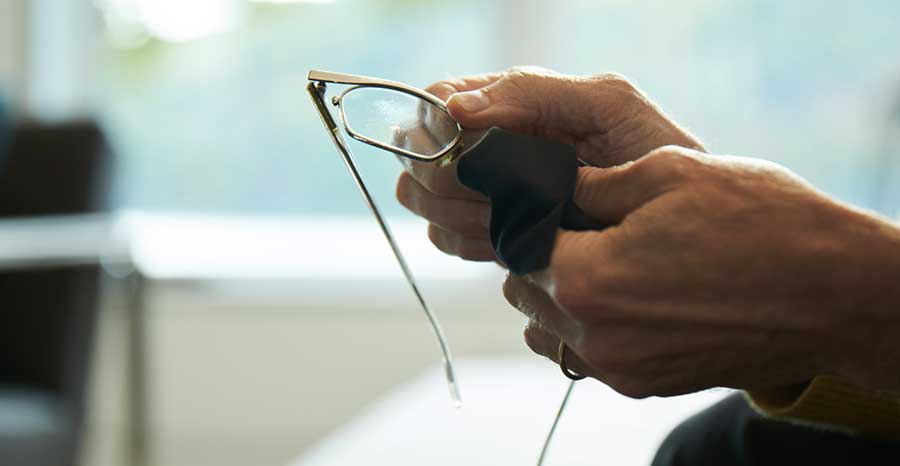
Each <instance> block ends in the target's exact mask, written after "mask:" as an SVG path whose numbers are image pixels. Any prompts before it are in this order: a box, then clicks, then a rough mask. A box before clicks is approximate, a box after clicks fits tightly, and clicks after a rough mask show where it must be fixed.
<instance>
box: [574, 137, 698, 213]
mask: <svg viewBox="0 0 900 466" xmlns="http://www.w3.org/2000/svg"><path fill="white" fill-rule="evenodd" d="M698 156H699V155H697V153H696V152H695V151H692V150H689V149H684V148H681V147H676V146H668V147H663V148H660V149H657V150H654V151H653V152H651V153H649V154H647V155H646V156H644V157H642V158H641V159H639V160H638V161H635V162H631V163H628V164H625V165H619V166H616V167H610V168H591V167H582V168H579V169H578V176H577V178H576V180H575V193H574V195H573V200H574V201H575V204H576V205H577V206H578V207H579V208H580V209H581V210H582V211H583V212H584V213H586V214H587V215H588V216H590V217H592V218H594V219H596V220H599V221H601V222H604V223H608V224H616V223H620V222H621V221H622V220H623V219H624V218H625V216H626V215H628V214H629V213H630V212H632V211H634V210H637V209H638V208H640V207H641V206H642V205H644V204H645V203H647V202H648V201H650V200H652V199H654V198H656V197H658V196H660V195H661V194H663V193H665V192H667V191H668V190H670V189H673V188H674V187H676V186H677V185H678V184H679V183H681V182H683V181H685V180H687V179H689V178H690V177H691V174H692V173H691V172H692V171H696V170H699V169H700V166H701V164H700V163H698V161H697V157H698Z"/></svg>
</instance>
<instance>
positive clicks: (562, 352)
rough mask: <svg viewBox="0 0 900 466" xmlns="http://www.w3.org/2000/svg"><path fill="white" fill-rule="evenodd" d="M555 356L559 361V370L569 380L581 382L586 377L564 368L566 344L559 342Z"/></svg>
mask: <svg viewBox="0 0 900 466" xmlns="http://www.w3.org/2000/svg"><path fill="white" fill-rule="evenodd" d="M556 355H557V359H559V368H560V370H562V373H563V375H564V376H566V377H568V378H569V379H571V380H581V379H583V378H585V377H587V376H586V375H581V374H576V373H574V372H572V371H570V370H569V368H568V367H566V342H564V341H562V340H559V351H557V353H556Z"/></svg>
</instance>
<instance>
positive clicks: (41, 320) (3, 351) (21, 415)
mask: <svg viewBox="0 0 900 466" xmlns="http://www.w3.org/2000/svg"><path fill="white" fill-rule="evenodd" d="M0 131H2V129H0ZM0 140H2V138H0ZM0 152H2V149H0ZM109 163H110V160H109V154H108V152H107V151H106V150H105V144H104V139H103V137H102V135H101V132H100V131H99V130H98V129H97V127H96V126H95V125H93V124H90V123H72V124H66V125H62V126H54V127H42V126H37V125H29V126H23V127H20V128H18V129H16V130H14V131H13V132H12V133H11V134H10V135H9V138H8V142H7V147H6V154H5V156H2V155H0V217H5V218H9V217H13V218H25V217H35V216H45V215H65V214H82V213H89V212H97V211H100V210H102V209H103V208H104V207H105V205H104V199H105V197H106V191H107V189H106V188H107V182H106V181H107V176H106V171H107V167H108V166H109ZM99 280H100V270H99V268H98V267H95V266H77V267H74V266H73V267H64V268H55V269H46V268H45V269H40V270H17V271H13V272H9V271H7V272H0V464H3V465H4V466H44V465H48V466H49V465H53V466H72V465H74V464H76V463H77V461H78V456H79V447H80V444H81V439H82V437H83V435H82V432H83V428H82V426H83V422H84V418H85V411H86V409H85V394H86V387H87V383H88V380H89V377H88V372H89V367H90V354H91V351H92V342H93V339H94V328H95V325H96V318H97V308H98V301H99Z"/></svg>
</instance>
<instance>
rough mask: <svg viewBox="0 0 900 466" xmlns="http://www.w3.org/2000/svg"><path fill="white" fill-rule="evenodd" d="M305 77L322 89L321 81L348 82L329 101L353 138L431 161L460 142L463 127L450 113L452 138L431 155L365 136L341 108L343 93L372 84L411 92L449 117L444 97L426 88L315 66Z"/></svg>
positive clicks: (416, 158)
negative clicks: (315, 68) (336, 109)
mask: <svg viewBox="0 0 900 466" xmlns="http://www.w3.org/2000/svg"><path fill="white" fill-rule="evenodd" d="M307 79H309V80H310V81H314V82H316V83H319V84H321V86H322V89H324V88H325V87H324V86H325V84H324V83H334V84H347V85H351V87H349V88H347V89H345V90H344V91H343V92H341V94H340V95H337V96H334V97H332V98H331V104H332V105H334V106H336V107H338V111H339V113H340V116H341V123H343V125H344V131H346V132H347V134H349V135H350V137H352V138H353V139H356V140H357V141H360V142H364V143H366V144H369V145H371V146H375V147H377V148H379V149H383V150H386V151H388V152H393V153H394V154H397V155H400V156H403V157H408V158H410V159H413V160H417V161H420V162H434V161H437V160H439V159H441V158H442V157H444V156H445V155H447V154H449V153H451V152H452V151H453V150H454V149H455V148H456V147H457V145H458V144H459V143H460V141H461V139H462V127H461V126H460V125H459V123H456V121H455V120H453V118H452V117H451V118H450V120H451V121H453V122H454V123H455V125H456V135H455V136H454V137H453V140H451V141H450V143H449V144H447V146H446V147H444V148H442V149H441V150H440V151H438V152H436V153H434V154H431V155H425V154H420V153H417V152H412V151H408V150H406V149H403V148H400V147H395V146H392V145H389V144H385V143H383V142H381V141H378V140H375V139H371V138H368V137H366V136H364V135H362V134H360V133H358V132H357V131H355V130H354V129H353V127H352V126H351V125H350V123H349V122H348V121H347V115H346V113H345V112H344V97H345V96H346V95H347V94H349V93H351V92H353V91H356V90H359V89H365V88H369V87H375V88H381V89H389V90H392V91H397V92H401V93H404V94H407V95H411V96H413V97H417V98H419V99H422V100H424V101H426V102H428V103H429V104H431V105H433V106H435V107H436V108H437V109H438V110H440V111H442V112H444V113H446V114H447V116H448V117H450V112H449V111H448V110H447V105H446V104H445V103H444V101H442V100H441V99H439V98H438V97H437V96H435V95H434V94H432V93H430V92H427V91H423V90H422V89H418V88H415V87H412V86H408V85H406V84H403V83H398V82H396V81H389V80H387V79H379V78H370V77H368V76H358V75H353V74H344V73H333V72H330V71H316V70H313V71H310V72H309V74H308V75H307ZM310 84H312V83H310Z"/></svg>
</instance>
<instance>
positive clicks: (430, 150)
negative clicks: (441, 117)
mask: <svg viewBox="0 0 900 466" xmlns="http://www.w3.org/2000/svg"><path fill="white" fill-rule="evenodd" d="M397 133H402V141H403V143H402V145H400V146H399V147H401V148H403V149H406V150H408V151H411V152H416V153H419V154H427V155H430V154H435V153H437V152H439V151H440V150H441V149H442V148H443V147H441V145H440V144H438V143H437V142H436V140H435V136H434V135H432V134H431V133H430V132H429V130H428V129H427V128H425V126H423V125H421V124H418V123H416V124H413V125H410V126H408V127H404V128H401V129H400V130H399V131H395V133H394V134H395V136H394V140H395V141H396V140H397V139H398V137H397Z"/></svg>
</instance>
